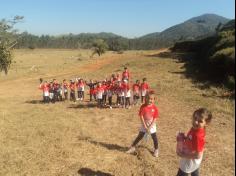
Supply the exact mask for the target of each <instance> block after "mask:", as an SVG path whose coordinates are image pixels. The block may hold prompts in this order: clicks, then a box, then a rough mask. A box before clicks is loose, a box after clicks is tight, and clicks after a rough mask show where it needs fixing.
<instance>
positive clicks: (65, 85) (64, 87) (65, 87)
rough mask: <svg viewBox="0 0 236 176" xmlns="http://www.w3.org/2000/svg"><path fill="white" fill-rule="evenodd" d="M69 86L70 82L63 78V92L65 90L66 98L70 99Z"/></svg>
mask: <svg viewBox="0 0 236 176" xmlns="http://www.w3.org/2000/svg"><path fill="white" fill-rule="evenodd" d="M68 88H69V84H68V83H67V82H66V80H65V79H64V80H63V92H64V97H65V100H68Z"/></svg>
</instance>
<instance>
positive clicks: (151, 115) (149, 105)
mask: <svg viewBox="0 0 236 176" xmlns="http://www.w3.org/2000/svg"><path fill="white" fill-rule="evenodd" d="M154 103H155V94H154V92H153V91H152V92H149V93H147V94H146V96H145V104H143V105H142V106H141V108H140V111H139V117H140V120H141V128H140V131H139V134H138V136H137V138H136V139H135V140H134V142H133V144H132V145H131V147H130V149H129V150H128V151H127V152H126V153H129V154H130V153H134V152H135V147H136V145H137V144H138V143H139V142H140V141H141V140H142V138H143V137H144V136H145V134H146V135H147V134H148V133H150V134H151V136H152V139H153V143H154V152H153V156H154V157H158V155H159V152H158V140H157V135H156V119H157V118H158V115H159V112H158V109H157V107H156V106H155V104H154Z"/></svg>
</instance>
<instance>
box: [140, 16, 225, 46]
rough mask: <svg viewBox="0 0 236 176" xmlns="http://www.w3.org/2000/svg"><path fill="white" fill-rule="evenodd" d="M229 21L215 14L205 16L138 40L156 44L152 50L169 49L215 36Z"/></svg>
mask: <svg viewBox="0 0 236 176" xmlns="http://www.w3.org/2000/svg"><path fill="white" fill-rule="evenodd" d="M228 21H229V19H227V18H224V17H221V16H218V15H215V14H204V15H201V16H198V17H194V18H191V19H189V20H187V21H185V22H183V23H181V24H178V25H175V26H172V27H170V28H168V29H166V30H164V31H163V32H160V33H152V34H148V35H145V36H143V37H140V38H139V39H138V40H139V41H143V42H148V41H147V40H149V42H150V43H154V45H153V46H152V48H151V49H154V48H160V47H169V46H171V45H173V44H174V43H176V42H179V41H186V40H195V39H199V38H203V37H206V36H210V35H213V34H215V32H216V27H217V26H218V25H219V24H225V23H227V22H228ZM154 41H155V42H154Z"/></svg>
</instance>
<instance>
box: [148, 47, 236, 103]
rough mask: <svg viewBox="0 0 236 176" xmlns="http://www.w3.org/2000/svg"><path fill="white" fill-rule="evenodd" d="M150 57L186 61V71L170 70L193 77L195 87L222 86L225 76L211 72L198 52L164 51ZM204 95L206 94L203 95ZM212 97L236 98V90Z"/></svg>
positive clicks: (184, 66)
mask: <svg viewBox="0 0 236 176" xmlns="http://www.w3.org/2000/svg"><path fill="white" fill-rule="evenodd" d="M148 57H159V58H173V59H175V60H176V63H184V65H183V66H182V68H183V69H184V71H180V72H175V71H169V73H172V74H182V75H184V76H185V77H186V78H188V79H191V80H192V82H193V83H194V85H195V87H197V88H199V89H201V90H205V89H209V88H210V87H216V88H217V87H221V86H222V84H223V83H222V80H223V78H220V77H219V76H218V75H217V73H213V72H209V68H207V67H206V65H207V64H206V63H205V60H204V59H202V58H199V57H198V56H197V54H196V53H192V52H188V53H186V52H171V51H168V52H162V53H159V54H153V55H149V56H148ZM203 96H204V95H203ZM211 96H212V97H219V98H230V99H234V98H235V92H233V91H228V90H227V89H226V90H225V93H224V94H222V95H211Z"/></svg>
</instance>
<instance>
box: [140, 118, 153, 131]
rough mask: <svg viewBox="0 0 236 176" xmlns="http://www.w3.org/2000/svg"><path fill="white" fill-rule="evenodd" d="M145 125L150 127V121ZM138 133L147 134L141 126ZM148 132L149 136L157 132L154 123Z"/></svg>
mask: <svg viewBox="0 0 236 176" xmlns="http://www.w3.org/2000/svg"><path fill="white" fill-rule="evenodd" d="M146 124H147V125H150V124H151V122H150V121H149V122H146ZM140 131H141V132H144V133H146V132H147V130H146V129H145V128H144V126H143V125H142V126H141V128H140ZM149 132H150V133H151V134H153V133H156V132H157V125H156V123H154V124H153V125H152V127H151V128H150V131H149Z"/></svg>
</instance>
